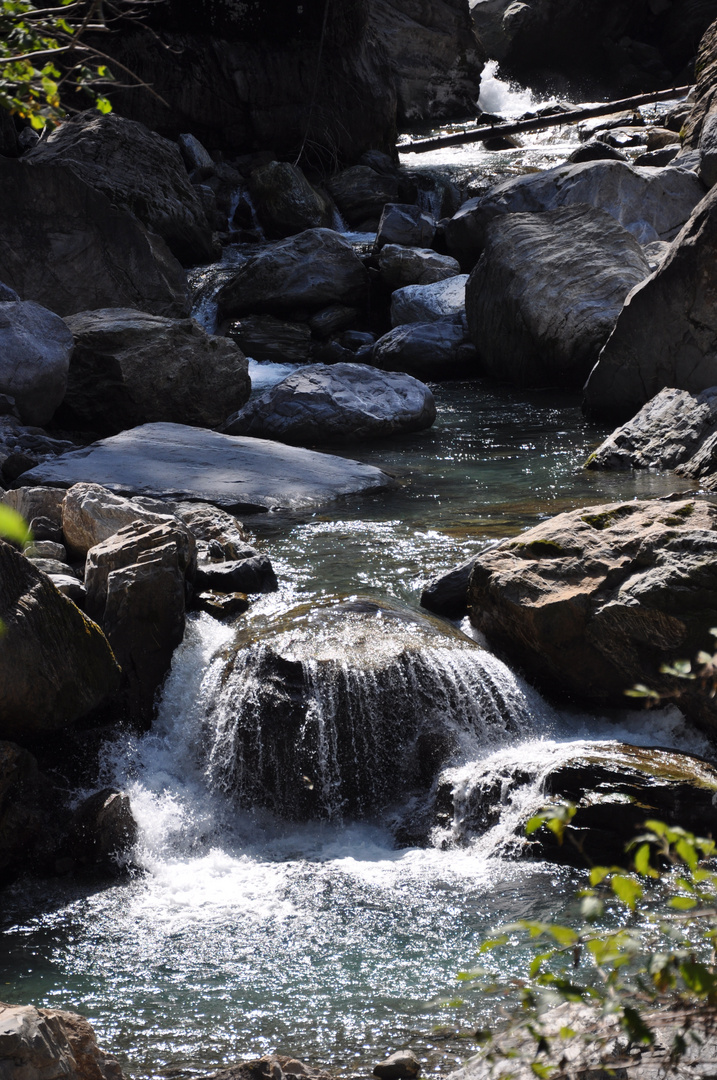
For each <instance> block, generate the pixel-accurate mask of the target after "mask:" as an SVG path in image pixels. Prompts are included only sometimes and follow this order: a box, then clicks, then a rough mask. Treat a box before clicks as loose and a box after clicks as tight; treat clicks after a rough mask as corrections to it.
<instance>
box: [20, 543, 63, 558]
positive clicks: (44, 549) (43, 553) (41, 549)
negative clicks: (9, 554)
mask: <svg viewBox="0 0 717 1080" xmlns="http://www.w3.org/2000/svg"><path fill="white" fill-rule="evenodd" d="M22 553H23V555H24V556H25V558H26V559H57V560H58V562H67V551H66V550H65V547H64V545H63V544H56V543H55V542H54V541H53V540H35V541H34V542H33V543H30V544H25V547H24V548H23V551H22Z"/></svg>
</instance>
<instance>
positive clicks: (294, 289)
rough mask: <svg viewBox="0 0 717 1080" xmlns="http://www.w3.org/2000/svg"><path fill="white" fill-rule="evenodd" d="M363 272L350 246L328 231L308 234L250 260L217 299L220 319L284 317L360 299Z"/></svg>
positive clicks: (286, 241)
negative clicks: (247, 316) (262, 315)
mask: <svg viewBox="0 0 717 1080" xmlns="http://www.w3.org/2000/svg"><path fill="white" fill-rule="evenodd" d="M365 289H366V271H365V269H364V266H363V263H362V262H361V260H360V259H359V257H358V256H357V255H356V254H355V253H354V250H353V248H352V247H351V244H350V243H349V242H348V240H345V239H344V238H343V237H342V236H339V234H338V233H335V232H332V231H331V230H330V229H307V230H306V231H305V232H303V233H299V235H298V236H294V237H290V238H289V239H287V240H279V241H278V242H277V243H275V244H272V245H271V247H268V248H266V249H264V250H263V251H260V252H259V253H258V254H256V255H253V256H252V257H251V258H249V259H248V260H247V261H246V262H245V263H244V264H243V266H241V267H240V268H239V269H238V271H237V272H236V274H234V275H233V276H232V277H231V278H230V279H229V281H227V282H226V283H225V284H224V285H222V287H221V289H220V290H219V293H218V294H217V301H218V304H219V317H220V318H221V319H226V318H230V319H231V318H240V317H241V316H242V315H248V314H252V313H255V314H267V315H278V316H280V317H281V316H288V317H289V318H291V316H292V315H295V314H296V313H297V312H299V311H300V312H307V313H308V312H312V311H319V310H320V309H321V308H325V307H327V306H328V305H329V304H334V303H342V304H346V305H349V306H351V305H354V304H355V303H360V302H361V301H362V299H363V296H364V292H365Z"/></svg>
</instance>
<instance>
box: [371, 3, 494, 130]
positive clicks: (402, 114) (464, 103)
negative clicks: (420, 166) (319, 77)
mask: <svg viewBox="0 0 717 1080" xmlns="http://www.w3.org/2000/svg"><path fill="white" fill-rule="evenodd" d="M371 12H372V16H371V22H372V26H373V29H374V32H375V34H376V37H377V39H378V41H379V42H380V44H381V45H382V47H383V49H384V50H385V52H386V55H387V56H388V60H389V64H390V66H391V69H392V71H393V73H394V78H395V81H396V89H397V91H398V117H399V120H400V121H401V122H403V123H405V122H406V121H416V120H431V121H436V120H440V119H446V120H449V119H453V118H455V117H456V116H465V115H468V116H471V115H473V114H474V113H475V109H476V106H475V101H476V98H477V96H478V88H479V85H480V77H481V72H482V70H483V62H482V61H483V51H482V49H481V47H480V45H479V43H478V41H477V39H476V36H475V30H474V27H473V25H472V21H471V17H470V12H469V10H468V5H467V4H465V3H461V2H460V0H438V2H437V3H432V4H428V5H424V4H415V3H412V2H411V0H375V2H374V3H373V4H372V7H371Z"/></svg>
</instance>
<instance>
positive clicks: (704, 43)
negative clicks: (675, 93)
mask: <svg viewBox="0 0 717 1080" xmlns="http://www.w3.org/2000/svg"><path fill="white" fill-rule="evenodd" d="M695 74H696V76H697V86H696V87H695V98H694V104H693V106H692V110H691V112H690V114H689V116H688V117H687V118H686V120H685V124H684V129H685V132H684V139H683V146H684V147H685V149H686V150H699V151H700V176H701V178H702V180H703V181H704V183H705V184H707V186H708V187H713V186H714V184H715V183H717V21H715V22H713V23H712V25H711V26H710V27H709V28H708V29H707V30H706V32H705V34H704V37H703V38H702V40H701V42H700V47H699V51H698V54H697V61H696V63H695Z"/></svg>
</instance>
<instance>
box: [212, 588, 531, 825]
mask: <svg viewBox="0 0 717 1080" xmlns="http://www.w3.org/2000/svg"><path fill="white" fill-rule="evenodd" d="M217 663H218V664H219V665H220V668H219V670H221V678H220V679H215V680H214V681H213V684H212V686H213V689H212V691H211V694H212V696H211V698H210V699H209V700H208V701H207V703H206V711H207V719H206V731H207V740H208V744H207V747H206V749H205V753H206V755H207V764H206V770H207V775H208V776H209V778H210V782H211V784H212V785H213V786H216V787H218V788H221V789H222V790H225V791H227V792H230V793H231V794H232V795H233V796H234V797H235V798H236V799H237V801H238V802H239V803H240V804H241V805H243V806H268V807H271V808H272V809H274V810H275V811H276V812H277V813H279V814H280V815H282V816H284V817H287V818H293V819H305V818H316V817H330V818H339V817H341V816H343V815H351V816H358V817H366V816H372V815H374V814H376V813H379V812H380V811H382V810H384V809H385V808H387V807H389V806H392V805H395V804H398V803H400V802H402V801H403V800H405V798H406V797H407V796H408V795H409V794H419V795H421V794H425V793H426V792H428V790H429V789H430V787H431V784H432V782H433V779H434V778H435V776H436V775H437V773H438V771H439V770H440V769H441V768H442V767H443V766H444V765H445V764H446V763H447V762H448V761H449V760H450V759H451V757H452V755H453V754H455V753H457V752H458V751H459V748H463V749H464V750H465V748H466V747H467V746H469V745H470V746H481V747H483V746H485V745H490V744H491V743H493V742H494V743H496V744H499V743H500V742H502V741H503V740H504V739H505V737H506V732H517V731H519V730H521V729H522V728H523V727H525V726H526V725H530V723H531V722H532V717H533V716H534V714H535V713H534V710H535V702H533V701H532V700H529V699H528V698H527V697H526V696H525V694H524V692H523V690H522V689H521V687H520V686H519V684H518V683H517V682H516V680H515V679H514V677H513V676H512V675H511V674H510V672H509V671H508V670H507V668H505V667H504V665H502V664H501V663H500V662H499V661H497V660H496V659H495V658H494V657H492V656H491V655H490V654H489V653H487V652H486V651H485V650H483V649H481V648H480V647H479V646H477V645H476V644H475V643H474V642H472V641H471V640H470V639H468V638H466V637H465V636H464V635H463V634H461V633H460V632H459V631H457V630H453V629H452V628H449V627H447V626H446V625H445V624H444V623H441V622H439V621H437V620H432V619H431V618H430V617H428V616H423V617H421V616H416V615H414V614H412V613H410V612H408V611H406V610H404V609H402V608H400V607H398V606H396V607H389V606H387V605H384V606H382V607H379V606H378V605H377V604H375V603H374V602H373V601H369V600H362V599H360V598H359V599H356V598H353V599H351V600H348V601H344V602H339V603H337V602H335V601H332V600H325V601H323V602H321V603H318V604H314V605H312V606H308V605H307V606H305V607H301V608H296V609H294V610H291V611H289V612H288V613H286V615H285V616H283V617H282V618H281V619H280V620H278V621H274V620H271V619H268V620H267V619H260V620H259V621H258V622H257V623H256V624H254V623H249V624H247V625H246V626H242V627H240V628H239V630H238V631H237V637H236V639H235V642H234V645H233V646H232V648H231V649H230V650H227V651H225V653H224V654H223V659H222V660H221V661H219V660H218V661H217Z"/></svg>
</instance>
